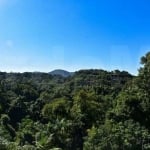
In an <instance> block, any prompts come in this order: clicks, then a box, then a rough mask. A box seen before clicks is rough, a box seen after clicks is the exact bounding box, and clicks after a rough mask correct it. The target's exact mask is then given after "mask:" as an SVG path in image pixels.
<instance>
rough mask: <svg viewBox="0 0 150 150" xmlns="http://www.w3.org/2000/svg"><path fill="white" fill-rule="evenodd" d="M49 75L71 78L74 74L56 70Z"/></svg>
mask: <svg viewBox="0 0 150 150" xmlns="http://www.w3.org/2000/svg"><path fill="white" fill-rule="evenodd" d="M49 74H51V75H60V76H63V77H69V76H71V75H73V74H74V72H69V71H66V70H61V69H56V70H53V71H51V72H49Z"/></svg>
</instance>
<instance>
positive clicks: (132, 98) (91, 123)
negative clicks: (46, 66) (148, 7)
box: [0, 53, 150, 150]
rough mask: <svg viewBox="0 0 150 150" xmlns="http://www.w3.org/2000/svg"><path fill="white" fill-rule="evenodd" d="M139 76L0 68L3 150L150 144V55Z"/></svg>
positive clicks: (102, 149) (100, 149) (98, 149)
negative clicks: (12, 71) (2, 70)
mask: <svg viewBox="0 0 150 150" xmlns="http://www.w3.org/2000/svg"><path fill="white" fill-rule="evenodd" d="M141 63H142V65H143V66H142V67H141V68H140V70H139V74H138V76H136V77H135V76H132V75H131V74H129V73H128V72H125V71H122V72H121V71H119V70H115V71H112V72H108V71H104V70H92V69H91V70H80V71H77V72H75V73H74V74H73V75H72V76H68V77H64V76H61V75H51V74H49V73H40V72H34V73H29V72H26V73H5V72H0V150H10V149H11V150H18V149H19V150H52V149H59V150H109V149H113V150H123V149H129V150H132V149H133V150H134V149H136V150H141V149H149V148H150V143H149V140H150V115H149V114H150V97H149V95H150V90H149V89H150V53H147V54H146V55H145V56H144V57H142V59H141Z"/></svg>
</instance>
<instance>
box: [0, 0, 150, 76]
mask: <svg viewBox="0 0 150 150" xmlns="http://www.w3.org/2000/svg"><path fill="white" fill-rule="evenodd" d="M149 8H150V1H149V0H0V70H1V71H14V72H19V71H20V72H23V71H45V72H49V71H51V70H53V69H58V68H59V69H60V68H61V69H66V70H69V71H75V70H78V69H87V68H89V69H90V68H98V69H99V68H100V69H106V70H114V69H121V70H127V71H129V72H130V73H133V74H136V73H137V69H138V68H139V62H140V57H141V56H142V55H144V54H145V53H146V52H147V51H149V49H150V11H149V10H150V9H149Z"/></svg>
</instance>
